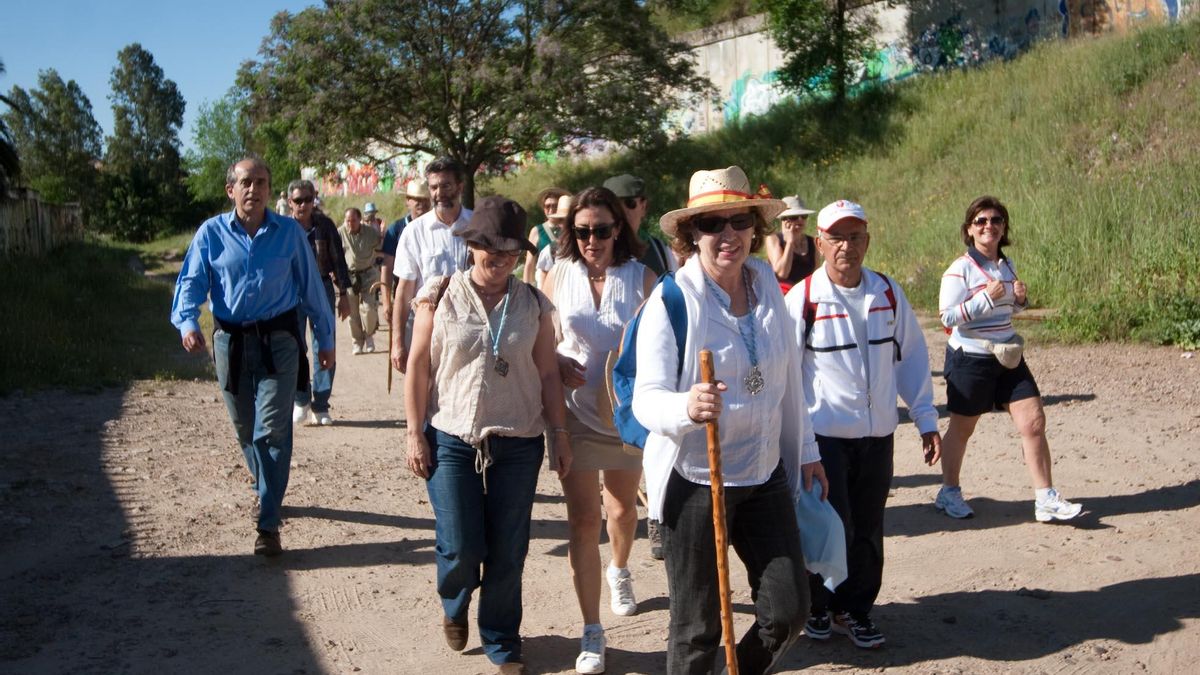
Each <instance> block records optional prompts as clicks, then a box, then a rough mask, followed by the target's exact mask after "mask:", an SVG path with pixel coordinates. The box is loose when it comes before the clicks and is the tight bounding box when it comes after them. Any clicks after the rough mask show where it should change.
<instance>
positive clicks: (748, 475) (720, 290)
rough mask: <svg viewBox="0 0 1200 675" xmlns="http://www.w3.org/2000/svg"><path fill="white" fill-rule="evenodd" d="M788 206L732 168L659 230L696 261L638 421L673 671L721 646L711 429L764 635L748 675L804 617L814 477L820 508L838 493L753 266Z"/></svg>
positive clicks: (652, 350) (646, 337) (792, 635)
mask: <svg viewBox="0 0 1200 675" xmlns="http://www.w3.org/2000/svg"><path fill="white" fill-rule="evenodd" d="M762 189H763V188H760V191H761V190H762ZM783 208H784V204H783V202H782V201H779V200H776V199H770V198H769V197H766V198H764V197H763V196H760V195H759V194H755V193H753V192H752V191H751V188H750V182H749V180H747V178H746V174H745V173H744V172H743V171H742V170H741V169H740V168H738V167H736V166H733V167H729V168H727V169H723V170H717V171H698V172H696V173H695V174H694V175H693V176H692V180H691V184H690V186H689V198H688V205H687V207H686V208H682V209H678V210H675V211H671V212H669V213H667V214H666V215H664V216H663V217H662V220H661V221H660V223H661V225H662V229H663V231H664V232H666V233H667V234H670V235H672V236H673V237H674V241H673V243H672V246H673V247H674V249H675V251H676V253H678V254H679V257H680V259H681V260H686V262H685V263H684V265H683V267H681V268H680V270H679V272H677V273H676V280H677V282H678V285H679V289H680V291H681V292H682V294H683V298H684V304H685V306H686V307H687V336H686V339H685V341H684V344H685V347H684V354H682V355H680V354H679V353H678V350H677V348H676V346H675V345H676V343H675V336H674V334H673V329H672V327H671V323H670V320H669V319H668V316H667V311H666V308H665V306H664V303H663V301H662V298H661V293H662V290H661V289H662V286H659V287H658V288H657V289H655V291H654V292H653V293H652V294H651V295H650V298H649V299H648V300H647V301H646V305H645V308H644V309H643V310H642V311H643V313H642V319H641V324H640V327H639V329H638V336H637V380H636V384H635V387H634V394H633V412H634V415H635V416H636V417H637V419H638V421H639V422H641V423H642V424H643V425H644V426H645V427H646V428H647V429H648V430H649V431H650V436H649V438H648V439H647V441H646V448H645V458H644V461H643V466H644V467H645V471H646V488H647V491H648V493H649V501H650V506H649V510H650V517H651V518H657V519H659V520H660V521H661V522H662V527H663V550H664V553H665V558H666V569H667V584H668V589H669V592H670V602H671V617H670V635H669V637H668V641H667V672H670V673H708V672H715V670H716V665H717V664H716V662H715V660H716V655H717V647H718V644H719V641H720V638H721V618H720V600H719V596H718V592H717V572H716V546H715V543H714V541H713V521H712V500H711V497H710V487H709V472H708V457H707V450H706V439H705V431H704V426H705V423H707V422H710V421H718V420H719V421H720V442H721V457H722V464H723V468H724V473H723V480H724V485H725V504H726V517H727V523H728V534H729V541H730V542H731V543H732V545H733V548H734V550H735V551H736V553H737V554H738V556H739V557H740V558H741V559H742V562H743V563H745V565H746V571H747V576H748V577H749V580H750V587H751V589H752V590H753V596H752V597H753V598H754V604H755V615H756V624H755V626H754V627H752V628H751V630H750V631H748V632H747V633H746V634H745V636H744V637H743V638H742V639H741V641H740V642H739V643H738V647H737V657H738V663H739V667H740V669H741V672H743V673H762V672H766V671H768V670H769V669H770V668H771V667H772V666H773V665H774V664H775V663H776V661H777V660H778V659H779V657H781V656H782V655H783V654H784V653H786V652H787V649H788V647H789V646H790V645H791V644H792V643H793V642H794V641H795V639H796V638H797V637H798V636H799V635H800V631H801V629H802V628H803V626H804V621H805V619H806V618H807V616H808V582H807V580H806V577H805V569H804V560H803V557H802V555H801V551H800V531H799V529H798V527H797V525H796V516H795V507H794V504H795V501H796V499H797V498H798V497H799V494H800V490H801V489H806V488H807V487H808V486H810V485H811V483H812V481H813V480H814V479H816V480H817V481H818V482H820V483H821V486H822V488H821V489H822V497H823V496H824V494H825V492H826V491H827V489H828V485H827V483H826V481H825V473H824V470H823V469H822V467H821V463H820V455H819V454H818V452H817V445H816V442H815V440H814V437H813V432H812V428H811V425H810V424H809V423H808V412H807V408H806V406H805V403H804V388H803V383H802V380H801V373H800V365H801V353H800V351H799V350H798V349H797V348H796V346H795V344H794V342H793V340H792V338H791V336H793V335H795V331H794V328H793V326H792V319H791V317H790V316H789V315H788V313H787V311H786V309H785V308H784V302H783V294H782V293H781V292H780V290H779V284H778V283H777V282H776V280H775V274H774V272H773V271H772V269H771V267H770V266H769V265H768V264H767V263H766V262H765V261H762V260H760V259H758V258H755V257H752V256H751V253H753V252H754V251H757V250H758V249H759V248H760V247H761V246H762V243H763V239H764V238H765V237H766V236H767V234H768V232H769V225H768V224H769V223H771V222H772V220H774V218H775V216H776V215H777V214H779V212H780V211H782V210H783ZM702 349H708V350H710V351H712V353H713V359H714V362H715V367H716V376H717V379H718V383H717V384H704V383H701V382H700V374H699V356H698V355H699V352H700V350H702Z"/></svg>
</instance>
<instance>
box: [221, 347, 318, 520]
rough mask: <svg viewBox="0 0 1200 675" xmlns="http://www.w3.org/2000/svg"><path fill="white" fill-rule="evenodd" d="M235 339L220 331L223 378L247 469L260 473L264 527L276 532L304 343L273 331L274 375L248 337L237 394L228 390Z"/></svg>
mask: <svg viewBox="0 0 1200 675" xmlns="http://www.w3.org/2000/svg"><path fill="white" fill-rule="evenodd" d="M230 339H231V338H230V335H229V333H226V332H225V331H223V330H219V329H218V330H217V331H216V333H215V334H214V336H213V353H214V355H215V357H216V367H217V381H218V382H220V384H221V393H222V394H224V396H225V407H226V408H227V409H228V410H229V419H230V421H232V422H233V429H234V431H235V432H236V433H237V439H238V443H239V444H240V445H241V446H242V454H243V455H245V457H246V468H248V469H250V474H251V475H252V476H254V484H255V488H256V489H257V491H258V497H259V513H258V529H260V530H269V531H272V532H274V531H277V530H278V529H279V524H280V522H281V518H280V515H279V509H280V506H281V505H282V504H283V493H284V492H285V491H287V484H288V475H289V470H290V467H291V462H292V399H293V397H294V396H295V392H296V375H297V371H299V369H300V345H298V344H296V340H295V339H294V338H293V337H292V334H291V333H288V332H287V331H274V332H272V333H271V337H270V340H271V354H272V358H273V359H274V362H275V371H276V372H275V374H274V375H271V374H268V373H267V368H266V366H265V365H264V364H263V358H262V351H261V347H260V346H259V341H258V340H257V339H246V340H243V342H242V345H243V350H242V366H241V380H240V382H239V384H238V393H237V395H236V396H235V395H233V394H230V393H229V392H228V391H225V384H226V382H228V380H229V342H230Z"/></svg>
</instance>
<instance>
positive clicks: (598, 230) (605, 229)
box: [574, 223, 614, 241]
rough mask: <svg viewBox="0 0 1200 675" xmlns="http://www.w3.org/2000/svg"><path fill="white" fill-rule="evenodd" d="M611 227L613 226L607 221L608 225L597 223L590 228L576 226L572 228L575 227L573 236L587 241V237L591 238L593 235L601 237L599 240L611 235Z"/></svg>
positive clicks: (609, 237)
mask: <svg viewBox="0 0 1200 675" xmlns="http://www.w3.org/2000/svg"><path fill="white" fill-rule="evenodd" d="M613 227H614V226H613V224H612V223H609V224H608V225H597V226H596V227H591V228H588V227H576V228H574V229H575V238H576V239H578V240H579V241H587V240H588V239H591V238H592V237H595V238H597V239H601V240H603V239H611V238H612V236H613Z"/></svg>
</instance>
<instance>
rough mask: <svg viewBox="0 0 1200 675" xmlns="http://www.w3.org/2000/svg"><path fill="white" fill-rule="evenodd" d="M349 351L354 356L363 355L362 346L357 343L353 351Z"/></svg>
mask: <svg viewBox="0 0 1200 675" xmlns="http://www.w3.org/2000/svg"><path fill="white" fill-rule="evenodd" d="M350 351H351V352H353V353H354V355H355V356H358V355H359V354H361V353H363V346H362V345H360V344H358V343H355V345H354V349H352V350H350Z"/></svg>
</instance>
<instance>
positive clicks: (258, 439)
mask: <svg viewBox="0 0 1200 675" xmlns="http://www.w3.org/2000/svg"><path fill="white" fill-rule="evenodd" d="M225 193H226V194H227V195H229V198H230V199H232V200H233V203H234V210H233V211H232V212H230V213H222V214H221V215H218V216H216V217H213V218H209V219H208V220H206V221H205V222H204V223H203V224H202V225H201V226H200V228H199V229H198V230H197V231H196V235H195V236H194V237H193V238H192V243H191V245H190V246H189V247H188V252H187V255H186V256H185V257H184V259H183V268H182V269H181V270H180V271H179V279H178V281H177V282H176V284H175V300H174V302H173V303H172V305H171V323H172V324H174V325H175V327H176V328H178V329H179V334H180V335H181V336H182V338H183V348H184V349H186V350H187V351H189V352H201V351H204V350H205V349H206V347H207V345H206V344H205V341H204V335H203V334H201V332H200V323H199V319H200V305H201V303H203V302H204V300H205V299H206V298H211V302H210V303H209V308H210V309H211V310H212V314H213V320H214V323H216V326H217V327H216V330H215V331H214V332H213V357H214V360H215V361H216V370H217V381H218V382H219V383H220V385H221V389H222V393H223V394H224V396H225V407H226V408H227V409H228V410H229V418H230V420H231V421H232V422H233V428H234V431H235V432H236V433H237V437H238V443H239V444H240V445H241V447H242V453H243V454H244V455H245V457H246V466H247V467H248V468H249V469H250V473H251V475H253V476H254V482H255V488H256V490H257V491H258V496H259V515H258V526H257V529H258V538H257V539H256V540H255V542H254V552H255V553H256V554H258V555H266V556H275V555H279V554H280V553H281V552H282V550H283V548H282V546H281V545H280V541H279V526H280V523H281V519H280V515H279V511H280V506H281V505H282V503H283V493H284V491H286V490H287V483H288V473H289V471H288V470H289V467H290V465H291V460H292V417H291V414H290V413H291V410H292V399H293V397H294V396H295V393H296V387H297V380H298V378H303V379H307V377H308V365H307V358H306V357H305V356H304V351H305V350H304V349H303V348H302V347H301V345H302V341H301V339H300V324H299V319H298V314H297V309H298V308H299V309H300V310H302V311H303V312H304V313H305V314H307V315H308V316H310V317H312V321H313V327H314V330H313V334H314V338H315V340H316V342H317V345H318V347H319V351H318V352H317V358H318V360H319V361H320V362H321V365H322V366H323V367H327V368H332V367H333V364H334V360H335V355H334V338H333V336H334V320H333V312H332V310H331V308H330V306H329V301H328V299H327V298H326V297H325V292H324V288H323V286H322V284H321V279H320V276H319V275H318V273H317V264H316V260H315V259H314V258H313V254H312V251H311V250H310V248H309V245H308V240H307V239H305V236H304V232H303V230H301V228H300V225H299V224H298V223H297V222H296V221H294V220H292V219H291V218H288V217H285V216H280V215H278V214H276V213H274V212H272V211H269V210H267V200H268V199H269V198H270V196H271V171H270V169H268V168H267V165H266V164H265V163H263V161H262V160H260V159H257V158H246V159H243V160H241V161H239V162H237V163H235V164H233V165H232V166H230V167H229V171H228V173H227V174H226V177H225Z"/></svg>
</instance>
